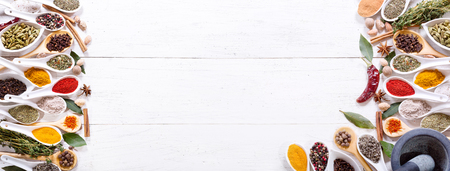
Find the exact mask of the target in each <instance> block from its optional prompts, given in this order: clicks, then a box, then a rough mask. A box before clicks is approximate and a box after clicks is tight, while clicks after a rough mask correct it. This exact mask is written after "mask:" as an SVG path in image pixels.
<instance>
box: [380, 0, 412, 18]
mask: <svg viewBox="0 0 450 171" xmlns="http://www.w3.org/2000/svg"><path fill="white" fill-rule="evenodd" d="M392 1H393V0H387V1H385V3H384V4H383V6H382V7H381V17H382V18H383V19H384V20H386V21H389V22H393V21H395V20H398V17H400V16H401V15H403V14H404V13H405V12H406V10H407V9H408V6H409V2H410V1H411V0H405V7H404V8H403V11H402V13H400V15H398V16H397V17H395V18H393V19H388V18H387V17H386V16H385V15H384V10H385V9H386V6H387V5H388V4H389V3H391V2H392Z"/></svg>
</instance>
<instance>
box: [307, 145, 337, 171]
mask: <svg viewBox="0 0 450 171" xmlns="http://www.w3.org/2000/svg"><path fill="white" fill-rule="evenodd" d="M315 142H320V143H322V144H323V145H325V146H326V147H327V149H328V159H327V165H326V168H325V171H328V169H329V168H330V167H333V166H331V165H332V163H331V162H330V156H331V155H332V154H331V153H333V152H332V151H331V150H330V146H328V145H326V144H325V143H324V142H323V141H315ZM315 142H314V143H315ZM314 143H313V145H312V146H311V148H312V147H313V146H314ZM311 148H310V149H308V151H310V150H311ZM308 155H309V154H308ZM308 161H309V164H310V165H311V169H312V170H315V167H314V165H313V163H312V161H311V158H310V157H309V156H308Z"/></svg>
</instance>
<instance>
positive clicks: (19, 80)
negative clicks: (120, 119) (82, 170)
mask: <svg viewBox="0 0 450 171" xmlns="http://www.w3.org/2000/svg"><path fill="white" fill-rule="evenodd" d="M43 3H47V4H40V3H37V2H33V1H28V0H14V1H13V2H12V3H11V5H9V6H8V8H10V9H9V10H8V9H7V10H5V14H7V15H11V16H13V17H15V18H14V19H13V20H11V21H9V22H7V23H3V24H0V36H1V41H2V44H1V45H0V46H1V47H0V51H1V53H0V54H8V55H9V56H11V55H12V56H13V57H14V59H13V60H12V61H10V60H7V59H5V58H3V57H0V114H1V118H5V119H1V120H0V144H1V145H2V146H3V147H7V148H10V149H13V150H14V152H0V156H2V157H1V160H2V161H3V162H5V163H9V164H10V165H11V166H8V167H3V168H2V169H3V170H7V171H8V170H38V171H54V170H64V171H66V170H72V169H74V168H75V167H76V166H77V161H78V160H77V154H76V150H75V149H74V148H81V149H82V148H83V146H85V145H87V144H86V140H85V139H84V138H82V135H84V137H89V136H90V131H89V130H90V129H89V118H88V116H87V115H88V113H87V108H86V101H87V99H88V98H89V95H91V89H90V86H87V85H86V84H83V83H82V75H83V74H86V71H85V67H84V65H85V60H84V59H81V58H80V57H79V56H78V54H77V53H75V52H74V45H76V43H74V39H75V40H77V42H78V45H79V47H80V49H81V52H82V53H84V52H86V51H87V44H89V43H90V42H91V40H92V38H91V36H86V38H85V41H82V40H83V39H82V38H81V37H80V35H85V33H84V31H85V30H86V28H87V27H86V22H85V21H84V20H80V17H79V16H78V14H79V13H80V12H78V11H79V9H80V8H82V5H81V4H82V3H80V0H54V1H48V2H46V1H45V2H44V1H43ZM7 11H11V12H7ZM19 11H20V13H21V14H23V15H17V16H15V14H18V13H19ZM24 16H35V17H24ZM36 16H37V17H36ZM20 17H24V18H20ZM77 25H78V27H79V29H76V27H75V26H77ZM80 31H81V32H80ZM80 33H82V34H80ZM42 35H48V36H47V37H44V36H42ZM38 44H39V45H38ZM31 48H35V49H31ZM83 121H84V124H83ZM82 125H84V128H83V126H82ZM81 129H83V131H81ZM80 135H81V136H80ZM30 161H33V162H34V164H31V165H29V164H28V165H24V164H18V163H28V162H30ZM36 161H41V162H36ZM25 166H32V167H30V168H26V167H25Z"/></svg>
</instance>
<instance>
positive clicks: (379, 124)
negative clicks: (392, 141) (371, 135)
mask: <svg viewBox="0 0 450 171" xmlns="http://www.w3.org/2000/svg"><path fill="white" fill-rule="evenodd" d="M376 121H377V138H378V141H383V113H382V112H381V111H377V113H376Z"/></svg>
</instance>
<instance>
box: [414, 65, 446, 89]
mask: <svg viewBox="0 0 450 171" xmlns="http://www.w3.org/2000/svg"><path fill="white" fill-rule="evenodd" d="M444 79H445V75H444V74H442V73H441V72H439V70H437V69H435V70H425V71H422V72H420V73H419V74H417V76H416V80H414V83H415V84H416V85H418V86H420V87H422V88H423V89H428V88H431V87H436V86H437V85H439V84H441V83H442V81H444Z"/></svg>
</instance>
